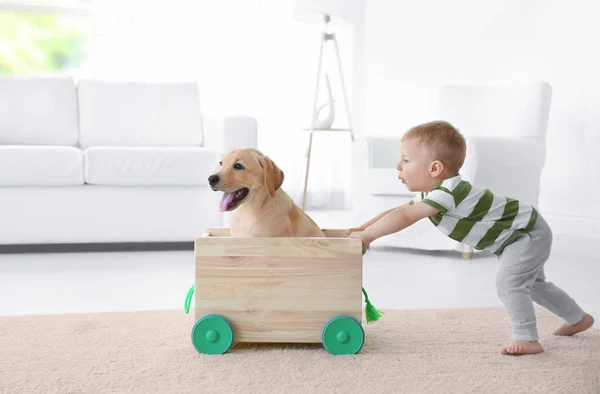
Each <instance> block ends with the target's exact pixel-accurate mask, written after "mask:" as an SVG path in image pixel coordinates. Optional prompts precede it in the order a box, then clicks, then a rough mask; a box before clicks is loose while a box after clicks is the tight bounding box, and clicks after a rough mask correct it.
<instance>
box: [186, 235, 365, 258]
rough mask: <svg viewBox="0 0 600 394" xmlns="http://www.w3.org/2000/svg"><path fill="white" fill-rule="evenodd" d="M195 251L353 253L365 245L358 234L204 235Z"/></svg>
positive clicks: (309, 254)
mask: <svg viewBox="0 0 600 394" xmlns="http://www.w3.org/2000/svg"><path fill="white" fill-rule="evenodd" d="M195 253H196V255H197V256H224V257H225V256H272V257H276V256H280V257H286V256H306V257H341V256H348V257H351V256H356V255H357V254H362V245H361V243H360V240H358V239H354V238H318V237H315V238H309V237H302V238H288V237H279V238H277V237H273V238H266V237H256V238H239V237H200V238H197V239H196V242H195Z"/></svg>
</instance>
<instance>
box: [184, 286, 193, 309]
mask: <svg viewBox="0 0 600 394" xmlns="http://www.w3.org/2000/svg"><path fill="white" fill-rule="evenodd" d="M193 295H194V286H192V287H190V289H189V290H188V292H187V295H186V296H185V303H184V304H183V310H184V311H185V314H186V315H187V314H188V313H190V304H191V303H192V296H193Z"/></svg>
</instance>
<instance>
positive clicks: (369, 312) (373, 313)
mask: <svg viewBox="0 0 600 394" xmlns="http://www.w3.org/2000/svg"><path fill="white" fill-rule="evenodd" d="M362 292H363V294H364V295H365V303H366V304H367V307H366V310H365V315H366V316H367V324H369V323H373V322H376V321H377V320H379V318H380V317H381V315H383V312H382V311H379V310H377V308H375V307H374V306H373V304H371V301H369V296H368V295H367V292H366V291H365V288H364V287H363V288H362Z"/></svg>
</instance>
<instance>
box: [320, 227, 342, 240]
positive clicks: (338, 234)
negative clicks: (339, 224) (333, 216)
mask: <svg viewBox="0 0 600 394" xmlns="http://www.w3.org/2000/svg"><path fill="white" fill-rule="evenodd" d="M321 231H323V234H325V236H326V237H328V238H344V237H345V236H346V231H348V230H347V229H326V228H324V229H321Z"/></svg>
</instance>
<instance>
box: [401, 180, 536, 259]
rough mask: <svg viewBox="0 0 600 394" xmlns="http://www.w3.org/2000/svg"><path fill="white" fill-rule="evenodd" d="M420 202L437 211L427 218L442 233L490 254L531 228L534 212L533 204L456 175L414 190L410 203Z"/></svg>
mask: <svg viewBox="0 0 600 394" xmlns="http://www.w3.org/2000/svg"><path fill="white" fill-rule="evenodd" d="M420 201H422V202H424V203H426V204H428V205H431V206H432V207H434V208H437V209H439V210H440V212H439V213H438V214H437V215H434V216H430V217H429V220H431V222H432V223H433V224H434V225H435V226H437V228H438V229H439V230H440V231H441V232H442V233H444V234H446V235H447V236H448V237H450V238H452V239H453V240H455V241H458V242H461V243H463V244H466V245H470V246H472V247H473V248H474V249H477V250H488V251H490V252H492V253H495V252H497V251H499V250H502V249H503V248H504V247H505V246H506V245H508V244H510V243H511V242H512V241H513V240H514V239H515V238H516V237H517V236H518V235H519V234H522V233H526V232H529V231H531V229H532V227H533V225H534V224H535V220H536V218H537V215H538V213H537V211H536V209H535V208H533V206H531V205H528V204H524V203H520V202H519V201H517V200H513V199H511V198H507V197H503V196H499V195H497V194H494V193H492V192H491V191H489V190H488V189H484V188H482V187H478V186H475V185H472V184H471V183H469V182H467V181H463V180H462V179H461V176H460V175H457V176H455V177H452V178H448V179H446V180H444V181H443V182H442V183H441V184H439V185H437V186H436V187H435V188H434V189H433V190H432V191H430V192H428V193H418V194H417V195H416V196H415V197H414V198H413V199H412V200H411V201H410V204H414V203H417V202H420Z"/></svg>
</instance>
